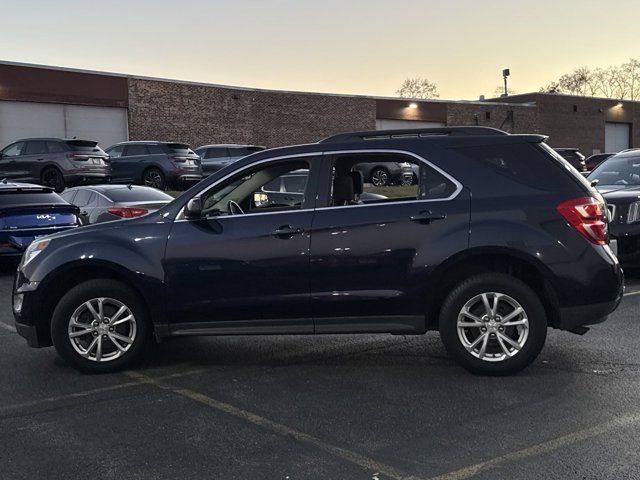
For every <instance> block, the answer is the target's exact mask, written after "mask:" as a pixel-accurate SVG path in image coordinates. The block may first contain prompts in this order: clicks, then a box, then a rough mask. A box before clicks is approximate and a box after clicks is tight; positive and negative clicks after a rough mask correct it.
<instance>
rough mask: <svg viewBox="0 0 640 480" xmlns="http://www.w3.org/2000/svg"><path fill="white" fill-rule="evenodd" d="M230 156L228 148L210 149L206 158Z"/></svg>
mask: <svg viewBox="0 0 640 480" xmlns="http://www.w3.org/2000/svg"><path fill="white" fill-rule="evenodd" d="M228 156H229V151H228V150H227V149H226V148H208V149H207V154H206V155H205V157H204V158H225V157H228Z"/></svg>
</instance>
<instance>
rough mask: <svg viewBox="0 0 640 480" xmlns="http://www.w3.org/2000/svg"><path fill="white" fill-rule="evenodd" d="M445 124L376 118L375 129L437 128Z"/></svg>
mask: <svg viewBox="0 0 640 480" xmlns="http://www.w3.org/2000/svg"><path fill="white" fill-rule="evenodd" d="M444 126H446V125H445V124H444V123H440V122H420V121H416V120H387V119H385V118H379V119H377V120H376V130H400V129H403V128H437V127H444Z"/></svg>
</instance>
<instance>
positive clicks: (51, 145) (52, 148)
mask: <svg viewBox="0 0 640 480" xmlns="http://www.w3.org/2000/svg"><path fill="white" fill-rule="evenodd" d="M47 150H49V153H63V152H66V151H67V149H66V148H65V147H64V145H63V144H62V143H61V142H47Z"/></svg>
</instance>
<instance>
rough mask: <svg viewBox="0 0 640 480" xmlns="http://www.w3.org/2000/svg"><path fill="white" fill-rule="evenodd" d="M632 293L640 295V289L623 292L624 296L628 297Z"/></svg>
mask: <svg viewBox="0 0 640 480" xmlns="http://www.w3.org/2000/svg"><path fill="white" fill-rule="evenodd" d="M632 295H640V290H636V291H635V292H627V293H625V294H624V296H625V297H630V296H632Z"/></svg>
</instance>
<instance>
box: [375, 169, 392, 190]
mask: <svg viewBox="0 0 640 480" xmlns="http://www.w3.org/2000/svg"><path fill="white" fill-rule="evenodd" d="M389 183H391V175H389V172H388V170H387V169H386V168H382V167H376V168H374V169H373V170H371V185H373V186H374V187H386V186H387V185H389Z"/></svg>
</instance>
